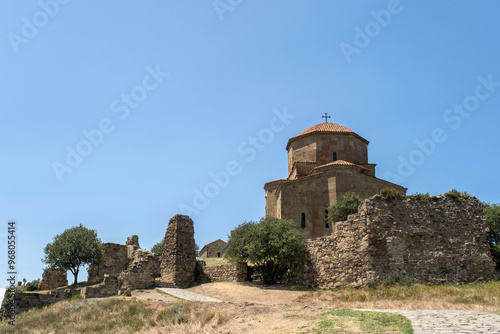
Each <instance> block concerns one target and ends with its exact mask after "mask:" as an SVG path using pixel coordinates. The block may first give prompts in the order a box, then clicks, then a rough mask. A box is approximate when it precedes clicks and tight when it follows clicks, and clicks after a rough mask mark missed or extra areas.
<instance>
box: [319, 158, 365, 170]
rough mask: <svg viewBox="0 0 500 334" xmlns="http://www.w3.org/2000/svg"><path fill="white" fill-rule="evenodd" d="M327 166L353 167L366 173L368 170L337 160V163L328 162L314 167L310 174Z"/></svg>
mask: <svg viewBox="0 0 500 334" xmlns="http://www.w3.org/2000/svg"><path fill="white" fill-rule="evenodd" d="M329 166H355V167H359V168H361V169H364V170H366V171H368V168H365V167H363V166H360V165H356V164H353V163H352V162H348V161H345V160H337V161H334V162H330V163H327V164H324V165H321V166H318V167H315V168H313V169H312V171H311V173H312V172H313V171H314V170H317V169H319V168H323V167H329Z"/></svg>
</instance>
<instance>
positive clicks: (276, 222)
mask: <svg viewBox="0 0 500 334" xmlns="http://www.w3.org/2000/svg"><path fill="white" fill-rule="evenodd" d="M305 251H306V242H305V240H304V236H303V235H302V233H301V232H300V231H299V230H297V228H296V227H295V223H294V222H293V221H290V220H284V219H279V218H274V217H266V218H262V219H261V220H260V221H259V222H258V223H256V222H244V223H242V224H240V225H238V227H236V229H235V230H234V231H232V233H231V235H230V236H229V241H228V243H227V250H226V254H225V256H224V257H225V258H227V259H228V260H229V261H230V262H233V263H241V262H249V263H252V264H253V265H254V266H255V268H256V269H257V271H259V272H260V273H261V274H262V280H263V281H264V283H265V284H274V283H276V282H278V281H279V280H280V279H281V278H282V277H283V275H284V274H285V273H286V271H287V270H288V268H289V266H290V265H292V264H293V263H295V262H298V261H300V260H302V259H303V257H304V254H305Z"/></svg>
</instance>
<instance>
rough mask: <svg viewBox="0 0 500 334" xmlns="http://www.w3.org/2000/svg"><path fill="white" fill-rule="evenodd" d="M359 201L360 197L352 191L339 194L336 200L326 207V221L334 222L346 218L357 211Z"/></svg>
mask: <svg viewBox="0 0 500 334" xmlns="http://www.w3.org/2000/svg"><path fill="white" fill-rule="evenodd" d="M361 201H362V200H361V197H359V196H358V195H357V194H355V193H353V192H348V193H345V194H344V195H341V196H339V198H337V202H336V203H335V204H333V205H332V206H330V207H329V208H328V221H329V222H330V223H335V222H339V221H344V220H347V216H349V215H351V214H353V213H357V212H358V206H359V205H360V204H361Z"/></svg>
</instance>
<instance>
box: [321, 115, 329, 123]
mask: <svg viewBox="0 0 500 334" xmlns="http://www.w3.org/2000/svg"><path fill="white" fill-rule="evenodd" d="M321 118H324V119H325V123H328V119H329V118H332V116H328V114H327V113H325V116H321Z"/></svg>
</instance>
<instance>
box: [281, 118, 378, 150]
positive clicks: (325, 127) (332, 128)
mask: <svg viewBox="0 0 500 334" xmlns="http://www.w3.org/2000/svg"><path fill="white" fill-rule="evenodd" d="M317 132H319V133H321V132H322V133H325V132H326V133H341V134H353V135H355V136H356V137H358V138H359V139H361V140H363V141H364V142H366V143H367V144H368V143H369V141H368V140H366V139H365V138H363V137H361V136H360V135H358V134H357V133H355V132H354V131H352V130H351V129H349V128H347V127H345V126H343V125H340V124H337V123H319V124H316V125H313V126H311V127H310V128H308V129H306V130H304V131H302V132H301V133H299V134H298V135H296V136H295V137H292V138H290V139H289V140H288V144H287V145H286V149H287V150H288V147H289V146H290V143H291V142H292V141H294V140H295V139H298V138H301V137H304V136H307V135H310V134H313V133H317Z"/></svg>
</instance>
